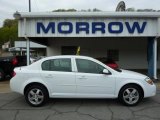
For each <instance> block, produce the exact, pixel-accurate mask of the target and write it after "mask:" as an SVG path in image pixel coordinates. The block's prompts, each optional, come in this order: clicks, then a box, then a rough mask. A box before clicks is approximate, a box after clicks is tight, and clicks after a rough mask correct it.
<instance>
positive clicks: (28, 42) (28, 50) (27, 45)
mask: <svg viewBox="0 0 160 120" xmlns="http://www.w3.org/2000/svg"><path fill="white" fill-rule="evenodd" d="M29 12H31V0H29ZM26 38H27V37H26ZM26 47H27V65H29V64H30V40H29V38H27V41H26Z"/></svg>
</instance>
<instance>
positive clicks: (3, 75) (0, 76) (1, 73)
mask: <svg viewBox="0 0 160 120" xmlns="http://www.w3.org/2000/svg"><path fill="white" fill-rule="evenodd" d="M4 77H5V74H4V71H3V70H2V69H0V81H2V80H4Z"/></svg>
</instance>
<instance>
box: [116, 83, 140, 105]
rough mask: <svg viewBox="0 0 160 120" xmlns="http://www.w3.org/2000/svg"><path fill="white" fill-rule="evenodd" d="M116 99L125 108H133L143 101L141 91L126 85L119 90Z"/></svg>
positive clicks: (134, 86)
mask: <svg viewBox="0 0 160 120" xmlns="http://www.w3.org/2000/svg"><path fill="white" fill-rule="evenodd" d="M118 98H119V100H120V102H121V103H123V104H124V105H126V106H135V105H137V104H138V103H139V102H140V101H141V100H142V99H143V91H142V89H141V88H140V87H139V86H137V85H132V84H130V85H126V86H124V87H123V88H122V89H121V90H120V92H119V96H118ZM132 100H133V101H132Z"/></svg>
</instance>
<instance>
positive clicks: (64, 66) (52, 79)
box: [41, 58, 76, 97]
mask: <svg viewBox="0 0 160 120" xmlns="http://www.w3.org/2000/svg"><path fill="white" fill-rule="evenodd" d="M72 69H73V67H72V60H71V58H56V59H51V60H46V61H44V62H43V63H42V72H41V75H42V76H43V79H44V81H45V82H46V83H47V85H48V86H49V88H50V90H51V95H52V96H54V97H65V96H67V97H70V96H71V97H72V96H74V95H75V90H76V85H75V72H72Z"/></svg>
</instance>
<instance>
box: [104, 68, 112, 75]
mask: <svg viewBox="0 0 160 120" xmlns="http://www.w3.org/2000/svg"><path fill="white" fill-rule="evenodd" d="M103 74H106V75H111V72H110V71H109V70H107V69H104V70H103Z"/></svg>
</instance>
